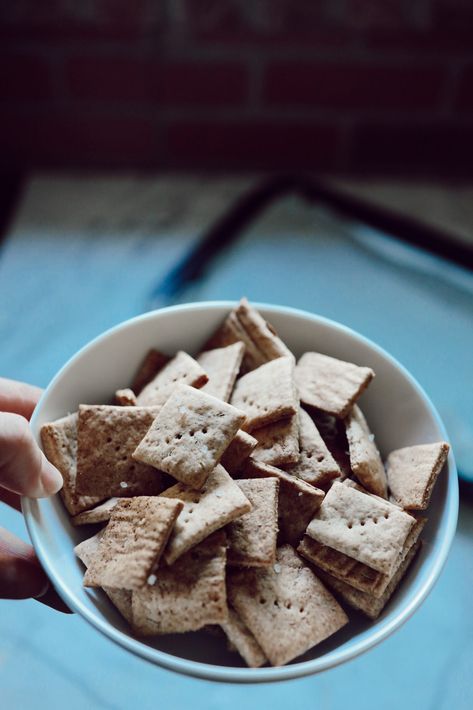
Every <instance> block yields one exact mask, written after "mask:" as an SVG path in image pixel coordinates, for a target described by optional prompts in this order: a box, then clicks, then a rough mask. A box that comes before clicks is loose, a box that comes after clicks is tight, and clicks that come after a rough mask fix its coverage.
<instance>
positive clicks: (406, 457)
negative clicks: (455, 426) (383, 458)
mask: <svg viewBox="0 0 473 710" xmlns="http://www.w3.org/2000/svg"><path fill="white" fill-rule="evenodd" d="M449 450H450V447H449V445H448V444H447V443H446V442H444V441H439V442H437V443H435V444H420V445H419V446H407V447H405V448H403V449H397V451H393V452H392V453H391V454H389V456H388V460H387V462H386V469H387V476H388V483H389V489H390V491H391V497H392V499H393V501H394V502H395V503H398V505H401V506H402V507H403V508H407V509H409V510H425V509H426V508H427V506H428V505H429V501H430V496H431V495H432V490H433V487H434V485H435V482H436V480H437V478H438V475H439V473H440V471H441V470H442V468H443V465H444V463H445V461H446V459H447V456H448V452H449Z"/></svg>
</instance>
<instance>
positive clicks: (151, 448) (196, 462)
mask: <svg viewBox="0 0 473 710" xmlns="http://www.w3.org/2000/svg"><path fill="white" fill-rule="evenodd" d="M244 421H245V414H244V413H243V412H241V411H239V410H238V409H236V408H235V407H233V406H232V405H231V404H227V403H226V402H222V401H221V400H219V399H217V398H216V397H212V396H211V395H209V394H206V393H205V392H202V391H200V390H197V389H195V388H194V387H188V386H187V385H177V387H176V388H175V390H174V392H173V393H172V395H171V396H170V397H169V399H168V400H167V402H166V404H165V405H164V406H163V407H162V408H161V410H160V412H159V414H158V416H157V417H156V419H155V420H154V421H153V424H152V426H151V427H150V429H149V430H148V432H147V433H146V436H144V438H143V439H142V441H140V443H139V445H138V446H137V448H136V450H135V452H134V453H133V457H134V459H135V460H136V461H140V462H142V463H145V464H149V465H150V466H155V467H156V468H157V469H160V470H162V471H165V472H166V473H169V474H170V475H171V476H174V478H177V480H178V481H181V482H182V483H185V484H186V485H188V486H191V487H192V488H201V486H203V484H204V483H205V481H206V480H207V478H208V476H209V475H210V473H211V471H213V469H214V468H215V466H216V465H217V463H218V461H219V460H220V458H221V456H222V454H223V452H224V451H225V449H226V448H227V447H228V445H229V444H230V442H231V441H232V439H233V437H234V436H235V434H236V433H237V431H238V429H239V428H240V427H241V425H242V424H243V422H244Z"/></svg>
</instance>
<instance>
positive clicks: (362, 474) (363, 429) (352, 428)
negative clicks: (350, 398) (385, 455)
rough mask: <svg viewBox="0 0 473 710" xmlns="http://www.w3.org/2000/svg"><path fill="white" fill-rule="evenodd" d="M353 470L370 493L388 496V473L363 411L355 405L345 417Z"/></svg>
mask: <svg viewBox="0 0 473 710" xmlns="http://www.w3.org/2000/svg"><path fill="white" fill-rule="evenodd" d="M345 426H346V431H347V441H348V446H349V451H350V466H351V470H352V471H353V473H354V474H355V476H356V477H357V479H358V480H359V481H360V483H361V484H362V485H363V486H364V487H365V488H366V490H367V491H370V493H375V494H376V495H378V496H381V498H386V497H387V492H388V486H387V481H386V473H385V471H384V466H383V462H382V460H381V456H380V453H379V451H378V447H377V446H376V444H375V442H374V435H373V434H372V433H371V431H370V428H369V426H368V423H367V421H366V419H365V417H364V415H363V412H362V411H361V409H360V408H359V407H358V405H356V404H355V405H354V407H353V409H352V410H351V412H350V413H349V415H348V416H347V418H346V419H345Z"/></svg>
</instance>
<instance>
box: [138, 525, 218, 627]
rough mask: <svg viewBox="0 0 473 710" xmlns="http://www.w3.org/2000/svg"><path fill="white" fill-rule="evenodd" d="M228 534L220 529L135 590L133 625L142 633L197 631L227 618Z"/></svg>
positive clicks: (162, 568)
mask: <svg viewBox="0 0 473 710" xmlns="http://www.w3.org/2000/svg"><path fill="white" fill-rule="evenodd" d="M225 544H226V543H225V535H224V533H222V532H217V533H215V534H214V535H212V536H210V537H208V538H207V539H206V540H204V541H203V542H201V543H200V545H197V546H196V547H194V548H193V549H192V550H189V552H187V553H186V554H185V555H183V556H182V557H181V558H180V559H179V560H178V561H177V562H175V563H174V564H173V565H172V566H171V567H160V568H159V569H158V571H157V574H156V578H157V579H156V583H155V584H154V585H152V586H150V585H149V586H147V587H145V588H143V589H141V590H139V591H137V592H133V602H132V604H133V627H134V629H135V631H136V632H137V633H139V634H143V635H154V634H170V633H182V632H185V631H196V630H197V629H201V628H202V627H203V626H206V625H207V624H220V623H222V622H225V621H226V619H227V596H226V588H225V560H226V554H225V552H226V547H225Z"/></svg>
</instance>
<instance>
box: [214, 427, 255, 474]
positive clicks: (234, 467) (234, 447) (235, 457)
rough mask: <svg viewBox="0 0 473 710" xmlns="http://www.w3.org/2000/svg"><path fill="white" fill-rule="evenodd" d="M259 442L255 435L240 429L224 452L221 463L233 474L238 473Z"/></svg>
mask: <svg viewBox="0 0 473 710" xmlns="http://www.w3.org/2000/svg"><path fill="white" fill-rule="evenodd" d="M257 443H258V442H257V440H256V439H255V438H254V436H251V434H248V433H247V432H246V431H242V430H241V429H239V430H238V431H237V433H236V434H235V437H234V438H233V439H232V441H231V442H230V444H229V446H228V448H227V449H225V451H224V452H223V456H222V458H221V459H220V463H221V464H222V466H223V467H224V469H225V470H226V471H228V473H230V474H231V475H234V474H237V473H238V471H239V470H240V468H241V466H242V465H243V463H244V462H245V461H246V459H247V458H248V456H249V455H250V454H251V452H252V451H253V449H254V448H255V446H256V444H257Z"/></svg>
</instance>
